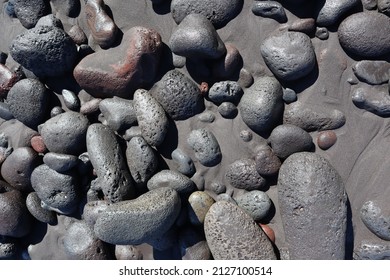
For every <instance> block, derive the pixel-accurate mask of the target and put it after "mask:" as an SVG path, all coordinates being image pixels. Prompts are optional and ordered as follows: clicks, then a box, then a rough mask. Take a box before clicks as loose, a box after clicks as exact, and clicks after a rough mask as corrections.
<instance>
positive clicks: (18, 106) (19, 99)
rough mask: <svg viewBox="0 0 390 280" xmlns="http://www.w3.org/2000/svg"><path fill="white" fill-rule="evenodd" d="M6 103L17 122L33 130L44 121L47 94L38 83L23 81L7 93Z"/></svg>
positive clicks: (36, 81)
mask: <svg viewBox="0 0 390 280" xmlns="http://www.w3.org/2000/svg"><path fill="white" fill-rule="evenodd" d="M7 103H8V105H9V109H10V112H11V113H12V115H13V116H14V117H15V118H16V119H17V120H19V121H21V122H22V123H24V124H25V125H27V126H29V127H32V128H35V127H36V126H37V125H38V124H40V123H41V122H42V121H43V120H44V119H45V116H46V111H47V103H48V93H47V91H46V87H45V86H44V85H43V84H42V83H41V82H40V81H38V80H34V79H23V80H20V81H19V82H17V83H16V84H15V85H14V86H13V87H12V88H11V90H10V91H9V92H8V96H7Z"/></svg>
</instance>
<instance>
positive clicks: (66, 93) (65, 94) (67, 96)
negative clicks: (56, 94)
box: [61, 89, 80, 112]
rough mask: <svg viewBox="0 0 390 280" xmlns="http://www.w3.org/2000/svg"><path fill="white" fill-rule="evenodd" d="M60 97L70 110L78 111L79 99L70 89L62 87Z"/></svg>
mask: <svg viewBox="0 0 390 280" xmlns="http://www.w3.org/2000/svg"><path fill="white" fill-rule="evenodd" d="M61 93H62V98H63V99H64V103H65V106H66V107H67V108H68V109H69V110H72V111H76V112H78V111H80V99H79V97H78V96H77V95H76V94H75V93H74V92H72V91H70V90H67V89H64V90H62V92H61Z"/></svg>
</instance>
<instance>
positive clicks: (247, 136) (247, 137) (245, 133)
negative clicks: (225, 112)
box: [240, 130, 253, 142]
mask: <svg viewBox="0 0 390 280" xmlns="http://www.w3.org/2000/svg"><path fill="white" fill-rule="evenodd" d="M240 138H241V139H242V141H244V142H250V141H251V140H252V138H253V134H252V132H250V131H249V130H241V131H240Z"/></svg>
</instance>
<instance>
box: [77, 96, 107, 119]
mask: <svg viewBox="0 0 390 280" xmlns="http://www.w3.org/2000/svg"><path fill="white" fill-rule="evenodd" d="M101 101H102V99H100V98H92V99H91V100H89V101H87V102H85V103H84V104H83V105H81V107H80V113H81V114H83V115H91V114H94V113H96V112H98V111H99V105H100V102H101Z"/></svg>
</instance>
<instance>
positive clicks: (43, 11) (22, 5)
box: [13, 0, 50, 28]
mask: <svg viewBox="0 0 390 280" xmlns="http://www.w3.org/2000/svg"><path fill="white" fill-rule="evenodd" d="M13 3H14V10H15V14H16V16H17V17H18V19H19V21H20V23H21V24H22V25H23V26H24V27H25V28H32V27H34V26H35V25H36V24H37V22H38V20H39V19H40V18H41V17H42V16H44V15H47V14H49V13H50V5H49V4H48V1H45V0H14V1H13Z"/></svg>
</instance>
